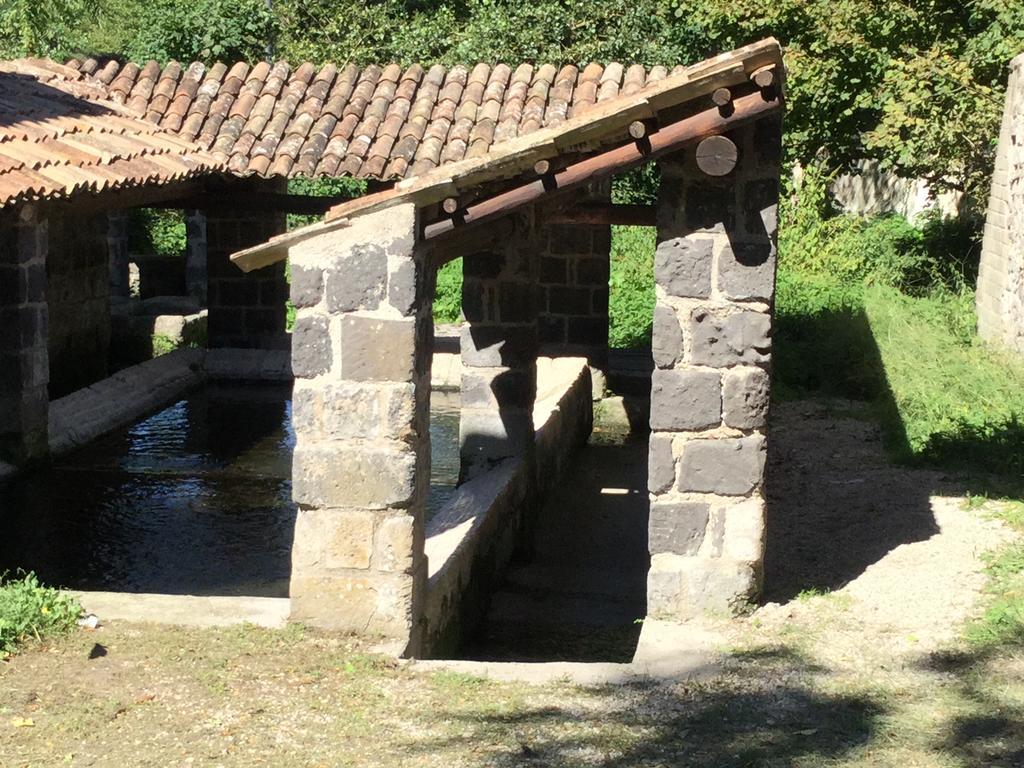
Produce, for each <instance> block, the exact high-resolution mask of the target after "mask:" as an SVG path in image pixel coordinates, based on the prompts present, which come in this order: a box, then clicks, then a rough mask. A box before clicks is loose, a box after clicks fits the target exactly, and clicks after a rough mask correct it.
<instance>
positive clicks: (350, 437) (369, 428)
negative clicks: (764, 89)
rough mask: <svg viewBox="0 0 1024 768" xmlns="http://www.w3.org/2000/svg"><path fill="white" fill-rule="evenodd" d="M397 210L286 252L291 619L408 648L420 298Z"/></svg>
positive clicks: (416, 499) (421, 424) (415, 544)
mask: <svg viewBox="0 0 1024 768" xmlns="http://www.w3.org/2000/svg"><path fill="white" fill-rule="evenodd" d="M416 231H417V230H416V211H415V207H414V206H412V205H403V206H399V207H396V208H391V209H388V210H386V211H380V212H378V213H373V214H368V215H365V216H361V217H358V218H356V219H355V220H353V222H352V225H351V226H349V227H346V228H341V229H337V230H334V231H332V232H328V233H325V234H322V235H319V236H317V237H316V238H313V239H311V240H307V241H306V242H304V243H301V244H299V245H296V246H295V247H293V248H292V249H291V253H290V259H291V265H292V267H291V268H292V287H291V295H292V301H293V303H294V304H295V306H296V312H297V317H296V322H295V329H294V338H293V344H292V369H293V372H294V374H295V390H294V399H293V421H294V425H295V433H296V446H295V453H294V458H293V480H294V486H293V495H294V499H295V501H296V503H297V504H298V506H299V513H298V518H297V521H296V526H295V543H294V546H293V550H292V578H291V606H292V618H293V619H295V620H297V621H303V622H308V623H310V624H315V625H317V626H321V627H327V628H331V629H340V630H349V631H356V632H362V633H368V634H378V635H384V636H386V637H389V638H393V639H395V640H398V641H400V642H401V644H402V645H403V646H404V647H405V650H406V651H407V652H409V653H415V652H416V650H417V647H418V643H419V641H420V638H419V634H420V630H421V614H422V607H421V606H422V600H423V593H424V590H425V588H426V558H425V557H424V554H423V539H424V527H425V522H424V504H425V499H426V494H427V493H428V491H429V487H430V435H429V423H430V413H429V408H430V349H431V337H432V334H433V320H432V318H431V308H432V296H431V291H430V286H429V284H428V280H427V279H426V274H425V272H426V270H425V265H424V263H423V260H422V259H421V258H420V255H419V253H418V252H417V250H416V242H415V238H416Z"/></svg>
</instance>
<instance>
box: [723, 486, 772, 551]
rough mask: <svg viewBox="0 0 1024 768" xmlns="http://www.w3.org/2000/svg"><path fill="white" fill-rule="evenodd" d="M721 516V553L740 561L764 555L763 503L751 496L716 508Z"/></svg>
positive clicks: (761, 500)
mask: <svg viewBox="0 0 1024 768" xmlns="http://www.w3.org/2000/svg"><path fill="white" fill-rule="evenodd" d="M720 512H721V517H722V519H723V523H724V524H723V529H724V530H723V532H722V556H723V557H726V558H728V559H730V560H736V561H738V562H743V563H760V562H761V561H762V560H763V559H764V547H765V504H764V500H763V499H761V498H760V497H753V498H750V499H745V500H743V501H740V502H737V503H735V504H731V505H729V506H728V507H725V508H722V509H721V510H720Z"/></svg>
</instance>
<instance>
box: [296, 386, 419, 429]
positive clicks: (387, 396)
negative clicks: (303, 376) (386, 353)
mask: <svg viewBox="0 0 1024 768" xmlns="http://www.w3.org/2000/svg"><path fill="white" fill-rule="evenodd" d="M415 411H416V390H415V386H414V385H413V384H411V383H408V384H378V383H376V382H353V381H342V382H338V383H336V384H331V385H327V386H322V385H318V386H317V387H316V388H315V389H310V388H308V387H303V386H301V382H298V383H296V386H295V390H294V393H293V395H292V420H293V422H294V424H295V429H296V431H297V432H298V433H299V434H304V435H317V436H324V437H328V438H336V439H353V438H374V437H390V438H395V439H399V440H404V439H407V438H408V437H409V436H410V434H411V432H412V430H413V417H414V415H415Z"/></svg>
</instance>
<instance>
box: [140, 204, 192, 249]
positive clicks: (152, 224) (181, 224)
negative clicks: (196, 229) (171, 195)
mask: <svg viewBox="0 0 1024 768" xmlns="http://www.w3.org/2000/svg"><path fill="white" fill-rule="evenodd" d="M128 247H129V249H131V251H132V252H134V253H144V254H153V255H156V256H184V255H185V249H186V248H187V247H188V236H187V234H186V232H185V215H184V213H182V212H181V211H178V210H171V209H163V208H135V209H133V210H132V212H131V218H130V220H129V222H128Z"/></svg>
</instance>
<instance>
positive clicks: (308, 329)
mask: <svg viewBox="0 0 1024 768" xmlns="http://www.w3.org/2000/svg"><path fill="white" fill-rule="evenodd" d="M214 317H215V313H211V315H210V324H211V325H212V324H213V321H214ZM332 354H333V353H332V350H331V335H330V330H329V323H328V320H327V318H326V317H323V316H320V315H310V316H307V317H299V318H298V319H297V320H296V321H295V327H294V329H293V330H292V372H293V373H294V375H295V376H297V377H299V378H305V379H309V378H312V377H314V376H319V375H320V374H322V373H326V372H327V371H329V370H330V369H331V359H332Z"/></svg>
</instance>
